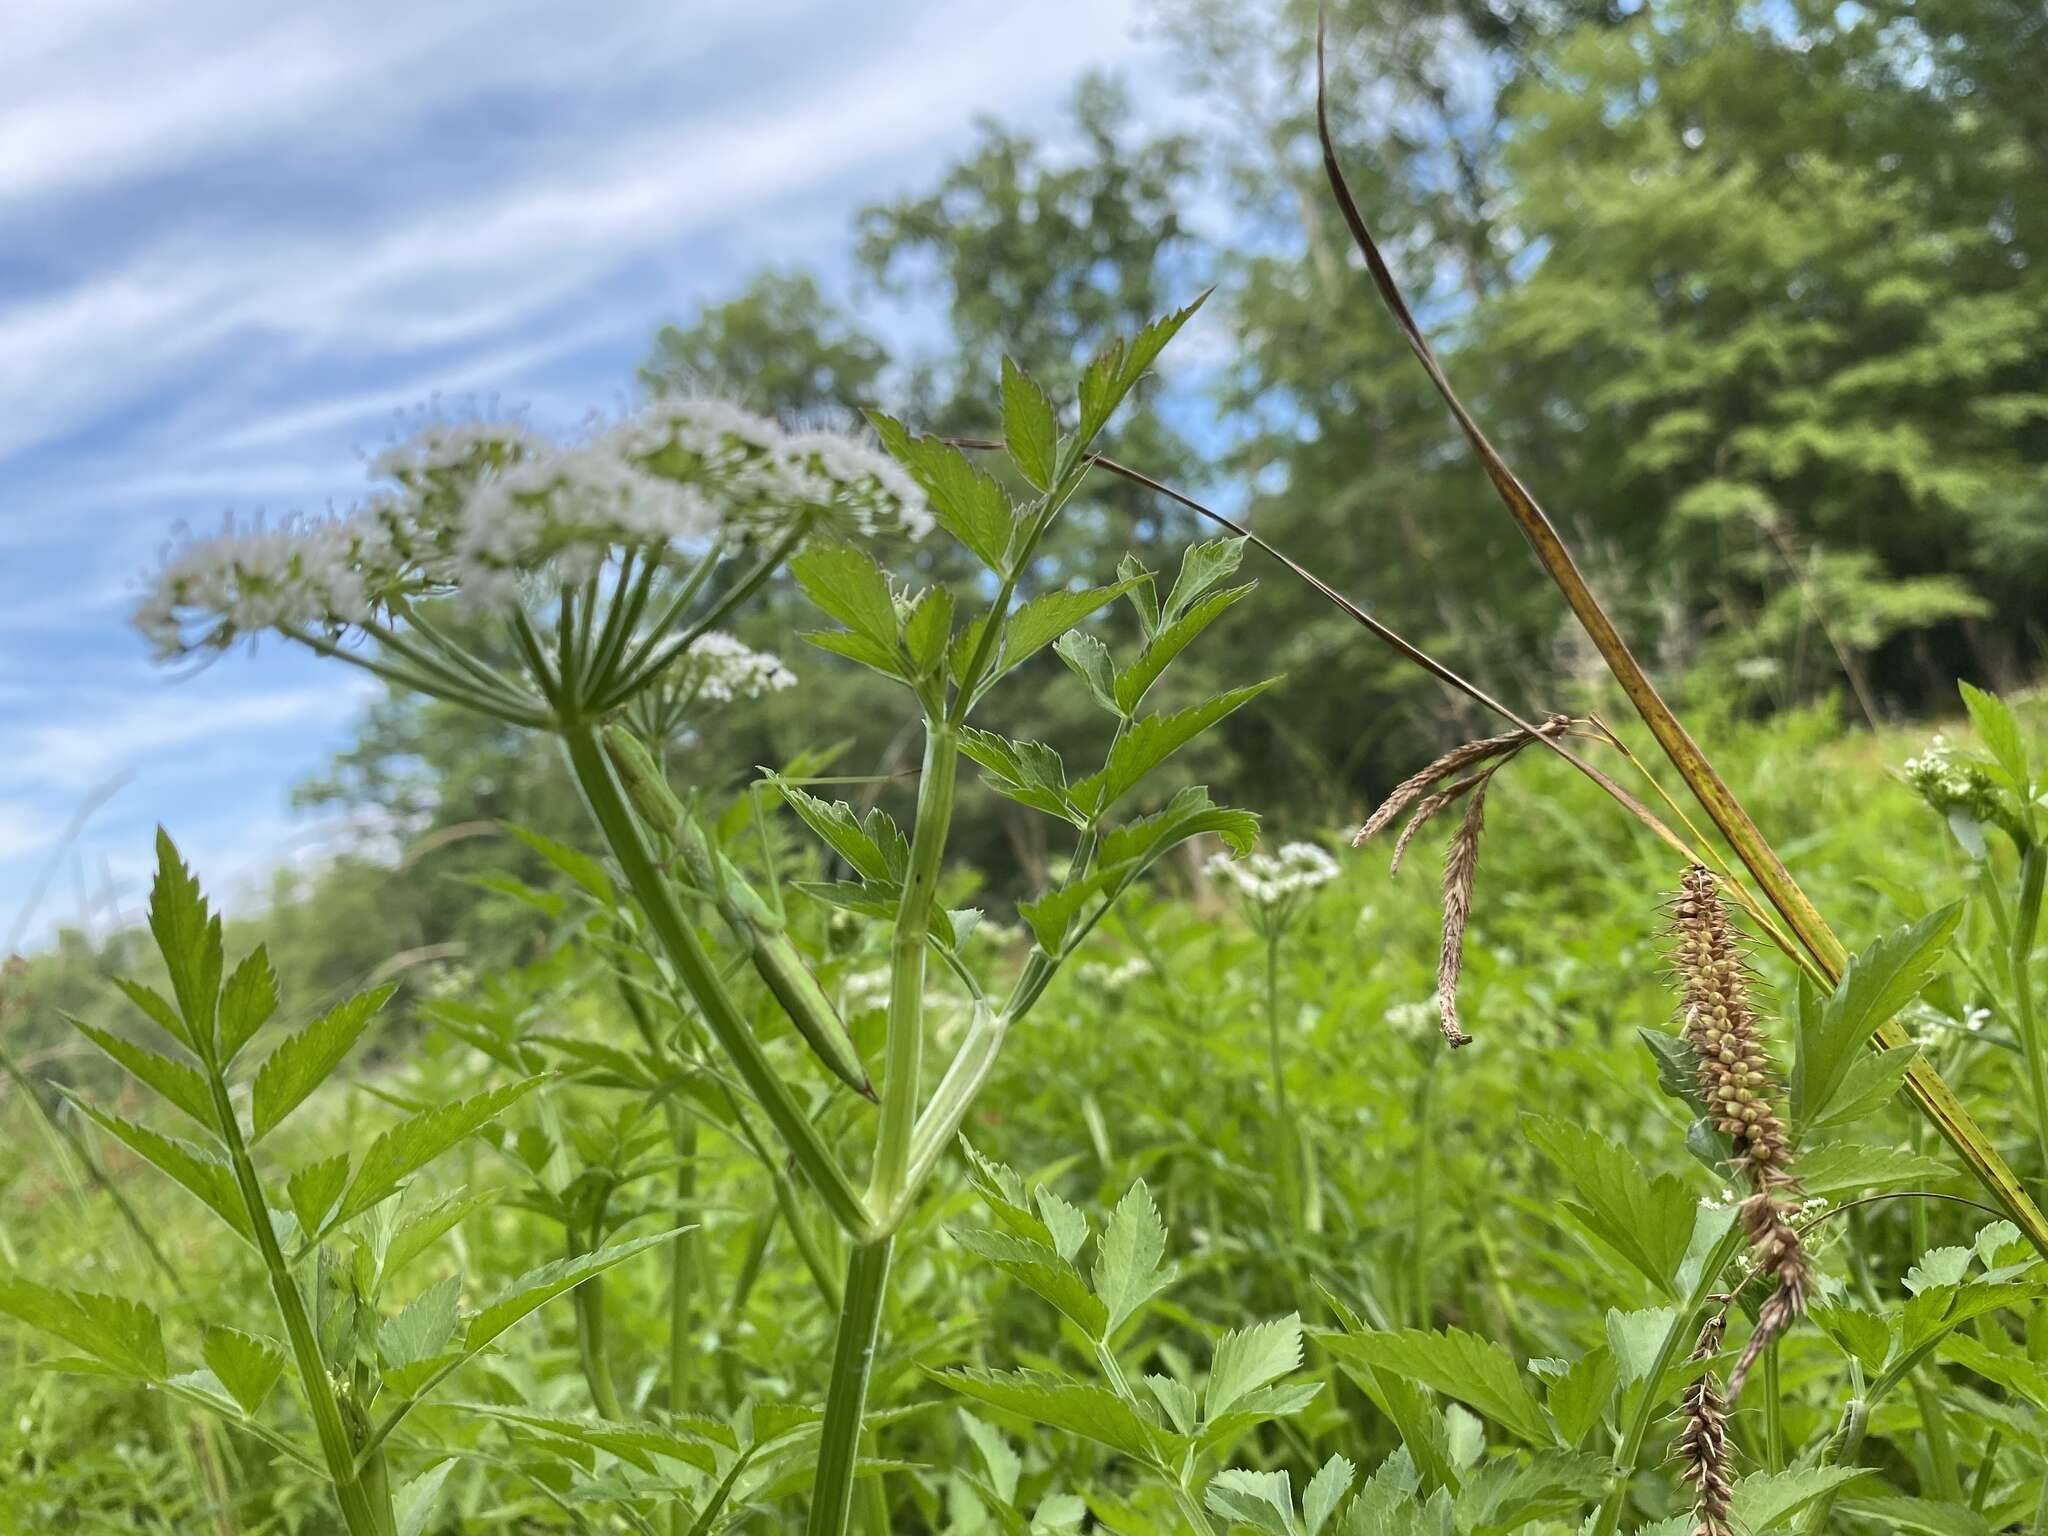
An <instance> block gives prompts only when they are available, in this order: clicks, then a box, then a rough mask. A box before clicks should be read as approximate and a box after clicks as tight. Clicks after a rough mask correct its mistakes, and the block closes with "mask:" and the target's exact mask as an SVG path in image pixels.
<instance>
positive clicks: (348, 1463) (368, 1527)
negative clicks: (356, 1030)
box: [206, 1062, 397, 1536]
mask: <svg viewBox="0 0 2048 1536" xmlns="http://www.w3.org/2000/svg"><path fill="white" fill-rule="evenodd" d="M206 1075H207V1083H208V1086H209V1088H210V1090H211V1092H212V1097H213V1110H214V1117H215V1119H217V1120H218V1121H219V1122H220V1131H221V1137H222V1140H223V1141H224V1142H225V1144H226V1146H227V1151H228V1163H229V1166H230V1167H231V1168H232V1169H233V1171H234V1177H235V1189H236V1192H237V1193H238V1194H239V1195H240V1196H241V1198H242V1211H243V1214H244V1215H245V1216H246V1217H247V1219H248V1222H249V1228H250V1232H251V1234H252V1235H253V1236H254V1238H255V1241H256V1251H257V1252H258V1253H259V1254H261V1255H262V1258H263V1267H264V1269H265V1270H266V1271H267V1272H268V1273H269V1276H270V1293H271V1296H272V1297H273V1298H274V1299H275V1300H276V1302H277V1311H278V1316H279V1318H280V1320H281V1321H282V1322H283V1323H284V1331H285V1337H286V1338H287V1339H288V1340H289V1341H290V1343H291V1351H292V1363H293V1365H294V1366H295V1367H296V1368H297V1370H298V1375H299V1385H300V1388H301V1389H302V1390H303V1391H304V1392H305V1394H306V1407H307V1410H308V1411H309V1412H310V1413H311V1414H312V1416H313V1430H314V1433H315V1434H316V1435H317V1436H318V1437H319V1440H320V1454H321V1456H322V1458H323V1459H324V1460H325V1461H326V1463H327V1476H328V1477H329V1479H330V1480H331V1481H332V1482H333V1484H334V1497H335V1500H336V1502H337V1503H339V1504H340V1506H341V1518H342V1520H343V1522H344V1523H345V1524H346V1525H347V1526H348V1530H349V1536H393V1533H394V1532H395V1530H396V1529H397V1527H396V1525H395V1523H394V1521H393V1517H392V1513H391V1505H390V1503H389V1502H388V1501H386V1502H385V1503H384V1504H383V1506H382V1507H381V1508H380V1507H378V1506H377V1505H375V1504H373V1503H372V1502H371V1500H370V1496H369V1491H368V1490H367V1489H366V1488H365V1487H364V1486H363V1480H362V1478H361V1476H360V1475H359V1474H358V1472H357V1471H356V1448H355V1445H354V1443H353V1442H352V1440H351V1438H350V1436H349V1432H348V1427H347V1425H346V1424H345V1423H344V1422H343V1420H342V1417H341V1405H340V1403H339V1402H338V1401H337V1400H336V1399H335V1396H334V1383H333V1381H332V1380H331V1379H330V1378H329V1377H328V1374H327V1362H326V1361H325V1360H324V1359H323V1358H322V1357H321V1354H320V1339H319V1335H318V1334H316V1333H315V1332H314V1329H313V1322H312V1319H311V1318H310V1317H308V1316H307V1314H306V1299H305V1297H303V1296H301V1295H300V1294H299V1283H298V1281H297V1280H295V1279H293V1278H292V1272H291V1268H290V1266H289V1265H287V1264H286V1262H285V1257H284V1251H283V1250H282V1249H281V1248H279V1246H278V1242H277V1233H276V1232H275V1231H274V1230H273V1229H272V1227H271V1225H270V1204H269V1202H268V1201H267V1200H265V1199H264V1196H263V1184H262V1181H261V1180H259V1179H258V1178H257V1176H256V1165H255V1163H254V1161H253V1160H252V1159H251V1158H250V1156H249V1149H248V1146H247V1145H246V1144H245V1143H244V1142H243V1140H242V1127H241V1122H240V1121H239V1120H237V1119H236V1117H235V1107H234V1104H233V1103H232V1102H231V1101H230V1100H229V1098H228V1089H227V1083H226V1082H225V1081H224V1080H223V1079H222V1077H221V1074H220V1072H219V1070H218V1069H217V1068H215V1067H214V1066H213V1065H212V1064H211V1062H209V1063H208V1070H207V1074H206Z"/></svg>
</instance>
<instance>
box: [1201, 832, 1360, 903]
mask: <svg viewBox="0 0 2048 1536" xmlns="http://www.w3.org/2000/svg"><path fill="white" fill-rule="evenodd" d="M1203 867H1204V869H1205V870H1206V871H1207V872H1208V874H1209V876H1210V878H1212V879H1217V880H1223V881H1227V882H1228V883H1229V884H1231V885H1233V886H1235V887H1236V888H1237V890H1238V891H1239V893H1240V894H1242V895H1243V896H1245V897H1246V898H1247V899H1248V900H1250V901H1252V902H1254V903H1255V904H1257V905H1259V906H1262V907H1272V906H1278V905H1279V904H1280V903H1281V902H1283V901H1286V900H1287V899H1288V898H1289V897H1291V896H1298V895H1301V894H1302V893H1304V892H1307V891H1312V890H1314V889H1315V888H1316V887H1317V886H1319V885H1326V884H1328V883H1329V882H1330V881H1332V880H1334V879H1336V878H1337V873H1338V871H1337V861H1336V860H1335V859H1333V858H1331V857H1330V855H1329V853H1328V852H1327V851H1326V850H1325V849H1323V848H1320V847H1318V846H1317V845H1316V844H1314V843H1283V844H1282V845H1281V846H1280V849H1279V850H1278V851H1277V852H1275V853H1270V854H1268V853H1248V854H1246V855H1245V856H1244V857H1243V858H1241V859H1233V858H1232V857H1231V856H1230V855H1229V854H1227V853H1219V854H1216V855H1214V856H1213V857H1212V858H1210V860H1209V862H1208V863H1207V864H1206V865H1204V866H1203Z"/></svg>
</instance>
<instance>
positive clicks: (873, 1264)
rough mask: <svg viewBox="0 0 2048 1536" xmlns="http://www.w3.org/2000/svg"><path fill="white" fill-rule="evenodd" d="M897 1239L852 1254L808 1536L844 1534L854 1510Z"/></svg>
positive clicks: (842, 1299)
mask: <svg viewBox="0 0 2048 1536" xmlns="http://www.w3.org/2000/svg"><path fill="white" fill-rule="evenodd" d="M893 1246H894V1239H893V1238H888V1237H884V1238H882V1239H880V1240H879V1241H876V1242H872V1243H859V1244H856V1245H855V1246H854V1247H853V1248H852V1250H851V1251H850V1252H848V1254H847V1256H846V1289H845V1290H844V1292H843V1293H842V1294H841V1297H840V1303H839V1329H838V1333H837V1335H836V1337H835V1338H834V1340H833V1345H832V1379H831V1382H830V1383H829V1384H828V1385H827V1387H826V1389H825V1422H824V1425H823V1427H822V1429H821V1430H820V1432H819V1438H818V1470H817V1473H816V1475H815V1477H814V1479H813V1481H812V1483H811V1513H810V1518H809V1520H808V1521H807V1522H806V1523H805V1525H804V1531H805V1533H806V1536H844V1533H845V1531H846V1524H847V1516H848V1515H849V1513H850V1512H851V1510H852V1508H853V1476H854V1469H855V1467H856V1466H857V1464H858V1463H859V1460H860V1442H861V1425H862V1421H863V1419H864V1418H865V1417H866V1414H867V1403H868V1377H869V1374H870V1373H871V1372H872V1371H873V1369H874V1363H875V1340H876V1338H877V1337H878V1336H879V1334H880V1332H881V1327H882V1302H883V1300H884V1299H885V1298H886V1296H887V1295H888V1290H889V1254H890V1249H891V1248H892V1247H893Z"/></svg>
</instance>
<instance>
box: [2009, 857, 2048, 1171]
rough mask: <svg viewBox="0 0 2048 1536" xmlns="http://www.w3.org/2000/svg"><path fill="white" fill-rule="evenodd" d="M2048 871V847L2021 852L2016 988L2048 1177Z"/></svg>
mask: <svg viewBox="0 0 2048 1536" xmlns="http://www.w3.org/2000/svg"><path fill="white" fill-rule="evenodd" d="M2044 870H2048V850H2043V849H2042V847H2041V846H2040V845H2039V844H2038V843H2037V844H2035V845H2034V846H2033V847H2031V848H2029V849H2027V850H2026V852H2025V853H2023V854H2022V855H2020V899H2019V903H2018V905H2017V906H2015V907H2014V909H2013V915H2012V949H2011V952H2010V953H2011V964H2012V991H2013V1003H2014V1006H2015V1007H2016V1008H2017V1010H2018V1012H2019V1026H2020V1028H2019V1035H2020V1048H2021V1049H2022V1050H2023V1051H2024V1052H2025V1053H2026V1058H2027V1079H2028V1083H2029V1085H2030V1086H2031V1088H2032V1089H2033V1095H2034V1134H2035V1135H2036V1136H2037V1137H2039V1138H2040V1143H2041V1161H2042V1165H2043V1168H2044V1176H2048V1045H2044V1042H2043V1041H2042V1039H2041V1028H2040V1022H2039V1020H2037V1019H2036V1018H2035V1017H2034V975H2033V959H2034V935H2035V934H2036V933H2037V932H2038V931H2039V929H2040V923H2041V882H2042V875H2043V872H2044Z"/></svg>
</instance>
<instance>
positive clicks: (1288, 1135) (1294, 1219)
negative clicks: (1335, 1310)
mask: <svg viewBox="0 0 2048 1536" xmlns="http://www.w3.org/2000/svg"><path fill="white" fill-rule="evenodd" d="M1266 1070H1267V1072H1268V1073H1269V1074H1270V1076H1271V1078H1272V1085H1273V1153H1274V1156H1275V1158H1276V1160H1277V1161H1278V1163H1279V1168H1278V1175H1279V1179H1280V1203H1281V1205H1282V1206H1284V1207H1285V1208H1286V1212H1287V1228H1288V1236H1289V1237H1290V1238H1292V1239H1293V1240H1294V1241H1295V1242H1297V1243H1298V1242H1300V1241H1301V1169H1300V1168H1299V1166H1298V1164H1299V1162H1300V1158H1299V1155H1298V1153H1297V1142H1298V1137H1297V1136H1296V1134H1295V1126H1294V1115H1293V1111H1292V1110H1291V1109H1290V1108H1289V1106H1288V1103H1287V1073H1286V1064H1285V1061H1284V1058H1283V1057H1282V1055H1281V1050H1280V930H1279V928H1278V927H1274V928H1272V929H1271V930H1270V931H1269V932H1268V933H1267V934H1266Z"/></svg>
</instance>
